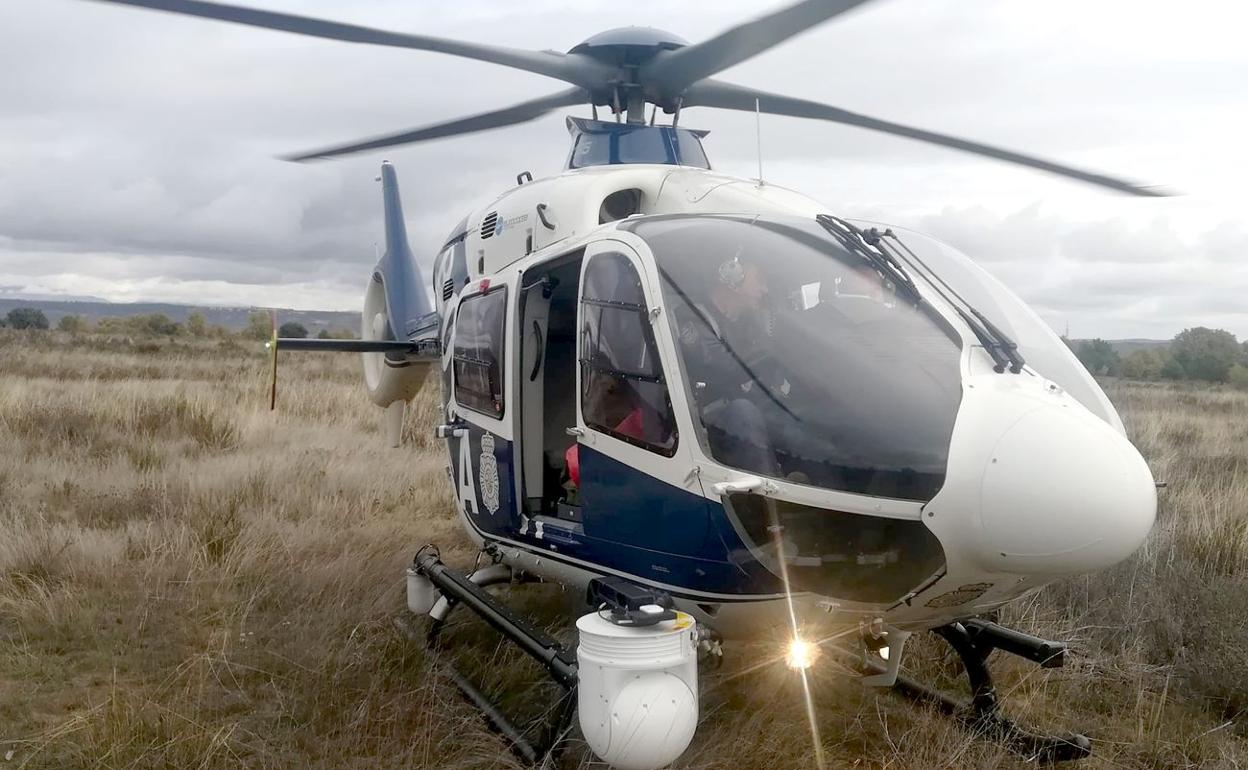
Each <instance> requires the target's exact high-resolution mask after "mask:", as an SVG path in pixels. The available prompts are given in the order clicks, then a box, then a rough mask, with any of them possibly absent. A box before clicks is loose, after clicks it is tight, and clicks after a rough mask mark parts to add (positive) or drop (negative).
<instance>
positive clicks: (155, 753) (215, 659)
mask: <svg viewBox="0 0 1248 770" xmlns="http://www.w3.org/2000/svg"><path fill="white" fill-rule="evenodd" d="M266 376H267V374H266V370H265V359H264V356H263V354H262V352H261V351H260V350H259V349H258V348H257V347H256V346H254V344H253V343H238V342H234V341H223V342H200V343H193V342H190V341H169V340H163V341H152V340H146V341H144V340H138V341H127V340H125V339H108V338H104V337H89V338H88V337H84V338H80V339H72V338H70V337H67V336H64V335H58V334H55V333H47V332H44V333H37V334H26V333H14V332H5V333H3V336H0V767H7V766H11V767H31V768H35V767H38V768H44V767H46V768H77V767H105V768H236V767H298V768H352V767H360V768H364V767H367V768H370V770H371V769H375V768H387V767H395V768H398V767H403V768H423V767H429V768H433V767H439V768H495V767H515V766H517V765H516V763H515V760H514V759H513V758H512V757H511V755H510V754H509V753H508V751H507V749H506V747H505V745H504V743H503V742H502V741H501V740H500V739H499V738H497V737H495V736H493V735H492V734H491V733H489V732H488V731H486V730H485V729H484V728H483V726H482V724H481V722H480V720H479V719H478V717H477V716H476V714H475V712H474V711H472V709H471V708H470V707H469V706H467V705H466V704H465V703H464V702H463V701H461V699H460V698H459V697H458V695H457V692H456V691H455V690H454V688H453V687H452V686H451V685H450V684H449V683H448V682H447V680H446V679H445V676H444V675H442V674H440V673H439V668H438V665H437V663H436V662H435V661H433V660H430V659H429V658H428V657H427V656H426V655H425V653H424V651H423V649H422V647H421V646H420V645H418V644H414V643H412V642H411V641H409V640H408V639H406V638H405V637H404V636H403V635H402V634H400V633H399V632H398V631H397V630H396V628H395V624H394V620H395V618H397V617H400V616H402V615H403V614H404V612H405V610H404V595H403V579H402V571H403V568H404V567H405V566H406V564H407V562H408V561H409V560H410V558H411V556H412V554H413V552H414V551H415V549H416V548H417V547H418V546H420V545H421V544H423V543H425V542H428V541H436V542H438V543H439V544H441V545H442V548H443V554H444V556H446V557H447V559H448V560H449V561H452V562H459V563H467V562H468V561H470V559H471V557H472V554H471V551H470V549H469V547H468V545H467V542H466V540H465V539H464V538H463V537H462V536H461V534H460V532H459V530H458V525H457V524H456V523H455V521H454V519H453V518H452V515H451V501H450V497H449V489H448V484H447V483H446V475H445V470H444V459H443V457H442V456H441V455H440V453H439V452H438V451H436V450H437V446H436V445H435V443H434V441H433V439H432V436H431V434H430V426H431V424H432V421H433V417H434V414H435V413H436V409H435V405H434V400H433V398H432V397H431V396H432V394H428V395H429V397H425V396H422V400H421V402H420V404H419V408H418V409H416V410H413V413H412V414H411V417H410V421H409V424H408V426H407V433H408V438H409V441H408V442H407V443H406V444H405V446H404V447H403V448H402V449H398V450H391V449H387V448H385V447H384V446H383V441H382V439H381V436H380V433H379V423H380V421H379V418H378V414H379V413H378V411H377V410H375V409H374V408H373V407H372V406H370V405H369V404H368V403H367V401H366V399H365V397H364V395H363V392H362V389H361V387H360V384H359V374H358V362H357V360H356V359H355V357H353V356H333V355H329V354H316V355H303V356H296V355H286V356H284V359H283V367H282V371H281V378H282V385H281V389H280V393H279V409H278V411H277V412H275V413H270V412H269V411H268V409H267V406H268V405H267V400H266V397H265V382H266ZM1111 396H1112V397H1113V399H1114V400H1115V401H1116V402H1117V403H1118V405H1119V406H1120V408H1121V409H1122V410H1123V412H1124V416H1125V418H1126V420H1127V422H1128V425H1129V428H1130V431H1131V434H1132V436H1133V438H1134V439H1135V441H1136V442H1137V444H1138V445H1139V446H1140V447H1141V449H1142V450H1143V452H1144V454H1145V455H1146V457H1148V459H1149V461H1150V463H1151V464H1152V466H1153V469H1154V472H1155V474H1156V476H1157V477H1158V478H1159V479H1164V480H1166V481H1167V482H1169V485H1170V486H1169V489H1168V490H1166V491H1164V492H1163V493H1162V510H1161V513H1160V516H1159V521H1158V524H1157V527H1156V530H1155V532H1154V534H1153V536H1152V538H1151V539H1150V541H1149V543H1148V544H1147V546H1146V547H1145V548H1144V549H1143V550H1142V551H1141V552H1140V553H1139V554H1137V556H1136V557H1135V558H1133V559H1132V560H1130V561H1129V562H1127V563H1125V564H1123V565H1120V566H1119V567H1118V568H1116V569H1114V570H1112V571H1110V572H1108V573H1104V574H1099V575H1094V576H1090V577H1085V578H1078V579H1073V580H1070V581H1067V582H1065V583H1062V584H1059V585H1055V586H1053V587H1051V588H1049V589H1046V590H1045V591H1043V592H1041V593H1040V594H1039V595H1037V596H1036V597H1034V598H1033V599H1031V600H1030V601H1028V602H1027V603H1025V604H1024V605H1021V606H1015V607H1011V608H1010V609H1009V610H1008V612H1007V613H1006V617H1005V621H1006V622H1009V623H1011V624H1016V625H1018V626H1021V627H1022V628H1024V629H1028V630H1031V631H1033V632H1036V633H1040V634H1043V635H1047V636H1050V637H1052V638H1057V639H1067V640H1070V641H1071V642H1072V643H1073V647H1074V650H1075V654H1074V655H1073V656H1072V660H1071V662H1070V664H1069V665H1068V666H1067V667H1066V668H1064V669H1057V670H1040V669H1037V668H1035V667H1034V666H1031V665H1030V664H1024V663H1021V662H1014V661H1013V660H1012V659H1011V658H1009V656H1000V655H998V656H996V657H994V661H993V662H994V667H995V670H996V671H997V672H998V675H999V680H1000V683H1001V687H1002V691H1003V692H1005V693H1007V695H1006V697H1005V702H1006V705H1007V708H1008V709H1009V710H1010V711H1011V712H1012V713H1013V714H1014V715H1016V716H1019V717H1022V718H1023V719H1024V720H1025V721H1029V722H1032V723H1038V724H1041V725H1044V726H1047V727H1053V728H1067V729H1076V730H1080V731H1083V732H1086V733H1087V734H1089V735H1090V736H1091V737H1092V738H1093V739H1094V742H1095V754H1094V757H1093V758H1092V759H1090V760H1088V761H1086V762H1084V763H1083V765H1082V766H1083V767H1086V768H1170V767H1202V768H1203V767H1209V768H1221V767H1225V768H1238V767H1248V739H1246V737H1245V736H1246V735H1248V730H1246V729H1245V727H1244V724H1243V722H1244V721H1245V720H1248V394H1245V393H1241V392H1236V391H1229V390H1209V389H1196V388H1192V387H1183V386H1160V385H1157V386H1153V385H1149V386H1145V385H1137V384H1116V385H1114V386H1113V387H1112V390H1111ZM512 591H513V597H512V598H514V599H516V600H517V601H522V602H525V603H526V605H527V606H528V607H529V609H530V610H531V611H533V612H537V613H538V614H539V615H540V617H542V618H543V619H544V620H545V621H546V622H548V623H550V624H551V625H552V627H555V628H559V629H561V630H560V633H562V634H565V635H566V633H567V625H568V623H567V622H566V618H562V616H561V614H560V611H561V610H562V609H563V608H565V607H567V606H568V600H567V599H566V598H564V597H560V596H558V593H557V591H555V590H554V589H553V588H552V587H536V588H523V589H512ZM561 620H562V621H563V622H561ZM459 621H460V622H459V624H458V625H457V626H456V627H454V628H453V629H451V630H450V632H449V633H450V637H451V638H452V639H453V640H454V641H457V642H462V644H460V645H457V646H458V647H459V648H460V649H461V651H462V652H461V655H460V659H461V661H462V662H464V663H465V665H467V666H469V667H470V668H472V669H473V670H475V671H476V672H477V675H478V676H480V677H482V678H484V679H485V680H486V681H487V682H488V685H487V689H490V690H491V691H494V692H498V693H507V694H508V695H509V698H510V700H511V701H512V702H513V703H515V704H516V705H517V706H518V707H520V708H528V709H529V710H531V711H532V710H534V709H536V708H537V705H538V704H540V703H541V700H542V697H543V696H544V695H547V694H548V693H549V691H548V689H547V688H546V687H545V686H544V685H542V684H541V678H540V677H539V676H538V674H537V671H536V670H535V669H534V668H533V667H531V666H529V665H528V664H527V663H526V662H524V661H522V660H519V659H517V656H516V655H515V654H514V653H512V652H510V651H507V650H505V649H500V648H499V647H498V645H497V644H496V643H495V638H494V637H493V636H492V635H490V634H489V633H486V632H484V631H482V627H481V626H480V625H479V624H476V623H475V622H471V621H468V620H467V619H466V618H459ZM924 653H928V654H926V655H925V654H924ZM763 654H765V651H762V650H758V649H751V648H731V647H730V648H729V650H728V660H727V663H726V664H725V667H724V669H723V671H722V672H721V673H718V674H714V675H709V676H707V677H706V679H705V681H704V685H703V714H702V718H703V725H702V728H701V729H700V731H699V733H698V736H697V738H696V739H695V742H694V745H693V746H692V748H691V749H690V751H689V752H687V754H686V755H685V756H684V757H683V758H682V759H681V761H680V763H679V766H680V767H686V768H719V767H725V768H733V770H745V769H747V768H799V767H800V768H810V767H814V766H815V760H814V756H815V755H814V751H813V749H812V747H811V742H810V737H809V734H808V732H807V728H806V726H805V721H804V716H803V713H804V712H803V706H802V704H801V701H800V699H799V692H800V690H799V689H798V688H797V687H796V686H795V683H794V681H793V677H792V676H791V674H790V673H789V672H787V671H786V670H783V669H781V668H779V667H771V668H765V669H763V670H761V671H759V672H756V673H754V674H751V675H748V676H737V677H734V676H733V672H734V671H739V670H741V669H742V668H744V667H745V666H746V665H747V664H748V663H749V662H750V661H751V660H752V659H757V658H758V657H759V656H760V655H763ZM907 663H908V664H910V665H911V666H913V667H915V668H916V669H917V673H918V674H920V675H922V676H925V677H930V678H935V679H937V680H940V681H944V682H945V683H947V684H949V683H952V682H954V681H955V680H954V679H952V678H951V676H952V675H954V674H956V673H957V671H958V669H957V666H956V663H954V662H953V661H951V660H950V659H948V658H946V657H945V656H944V654H943V650H942V648H941V647H940V646H938V645H936V644H927V643H925V644H920V645H916V646H915V648H914V650H913V652H912V653H911V654H910V655H909V656H908V659H907ZM815 678H816V685H815V690H816V692H817V709H818V712H819V718H820V723H821V730H822V742H823V744H824V751H825V754H826V757H827V763H828V766H830V767H861V768H915V769H917V768H936V767H950V768H995V767H1022V766H1023V764H1022V763H1021V762H1019V761H1018V760H1016V759H1015V758H1013V757H1011V756H1010V755H1007V754H1005V753H1003V751H1002V750H1001V749H1000V748H999V747H998V746H996V745H994V744H992V743H988V742H984V741H981V740H976V739H975V738H973V737H971V736H968V735H967V734H966V733H965V732H963V731H962V730H961V729H960V728H958V727H957V726H956V725H954V724H952V723H951V722H950V721H949V720H948V719H946V718H944V717H940V716H938V715H936V714H934V713H931V712H929V711H927V710H925V709H922V708H918V707H915V706H913V705H912V704H910V703H909V702H907V701H904V700H901V699H898V698H897V697H895V696H893V695H891V694H889V693H887V692H880V691H875V690H865V689H864V688H862V687H861V686H860V685H859V684H858V683H856V682H855V681H853V680H852V679H851V678H849V677H847V676H845V675H844V674H843V672H842V670H841V669H839V667H838V666H836V665H835V664H834V662H833V661H831V660H830V659H829V660H827V664H826V665H824V664H821V665H819V666H817V667H816V670H815ZM573 740H574V741H575V735H574V736H573ZM594 764H595V763H594V762H593V761H592V758H591V757H590V756H589V754H588V753H587V752H586V751H584V749H583V748H582V747H580V746H579V745H577V744H575V743H573V745H572V746H571V747H570V749H569V750H568V752H567V753H566V754H565V755H564V757H563V758H562V759H561V766H563V767H567V768H572V767H590V766H594Z"/></svg>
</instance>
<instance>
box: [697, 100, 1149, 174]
mask: <svg viewBox="0 0 1248 770" xmlns="http://www.w3.org/2000/svg"><path fill="white" fill-rule="evenodd" d="M755 100H757V108H758V109H759V110H760V111H761V112H766V113H769V114H772V115H788V116H790V117H795V118H814V119H815V120H827V121H830V122H832V123H843V124H845V125H849V126H858V127H859V128H866V129H869V130H871V131H880V132H882V133H885V134H892V135H894V136H904V137H906V138H907V139H917V140H918V141H920V142H927V143H928V144H935V145H939V146H941V147H950V148H952V149H955V150H962V151H963V152H969V153H972V154H974V155H984V156H987V157H989V158H996V159H997V160H1003V161H1005V162H1007V163H1014V164H1017V165H1020V166H1027V167H1028V168H1034V169H1039V170H1040V171H1047V172H1049V173H1050V174H1056V175H1058V176H1064V177H1068V178H1070V179H1078V180H1079V181H1081V182H1087V183H1089V184H1094V185H1099V186H1101V187H1108V188H1110V189H1111V190H1118V191H1119V192H1125V193H1130V194H1131V195H1141V196H1150V197H1156V198H1161V197H1165V196H1167V195H1170V193H1168V192H1165V191H1164V190H1161V189H1155V188H1149V187H1143V186H1140V185H1136V184H1133V183H1131V182H1126V181H1123V180H1121V179H1115V178H1114V177H1110V176H1105V175H1104V174H1096V173H1093V172H1091V171H1082V170H1080V169H1077V168H1071V167H1070V166H1063V165H1062V164H1060V163H1053V162H1052V161H1047V160H1042V159H1040V158H1035V157H1032V156H1030V155H1023V154H1022V153H1018V152H1013V151H1012V150H1004V149H1002V148H1000V147H993V146H992V145H988V144H981V143H979V142H973V141H971V140H969V139H960V138H958V137H956V136H949V135H948V134H938V133H936V132H935V131H925V130H923V129H921V128H912V127H910V126H903V125H901V124H900V123H890V122H889V121H887V120H880V119H879V118H872V117H868V116H866V115H859V114H858V113H856V112H850V111H848V110H843V109H841V108H839V107H832V106H831V105H827V104H821V103H819V102H812V101H809V100H807V99H797V98H794V97H792V96H781V95H780V94H773V93H768V92H767V91H760V90H758V89H755V88H747V87H745V86H738V85H734V84H732V83H724V82H722V81H717V80H704V81H702V82H700V83H695V84H693V85H692V86H690V87H689V89H688V90H687V91H686V92H685V97H684V101H683V104H684V106H686V107H693V106H698V107H721V108H723V109H727V110H743V111H746V112H753V111H754V110H755V104H756V102H755Z"/></svg>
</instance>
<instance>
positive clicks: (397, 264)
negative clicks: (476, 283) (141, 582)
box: [376, 161, 433, 339]
mask: <svg viewBox="0 0 1248 770" xmlns="http://www.w3.org/2000/svg"><path fill="white" fill-rule="evenodd" d="M381 191H382V199H383V201H384V204H385V227H386V252H385V254H383V255H382V256H381V261H380V262H378V263H377V270H376V272H377V274H378V275H380V277H381V282H382V285H383V287H384V289H385V293H386V311H387V313H386V314H387V316H388V319H387V320H388V321H389V325H390V332H391V334H392V335H393V336H394V338H395V339H409V338H411V337H412V336H413V335H414V334H415V333H416V332H417V331H419V330H420V321H421V319H423V318H425V317H426V316H428V315H429V314H430V313H431V312H433V305H432V303H431V302H430V301H429V294H428V292H427V291H426V287H425V281H424V278H423V276H422V275H421V272H420V266H419V265H417V264H416V260H415V258H414V257H412V250H411V247H410V246H408V243H407V225H406V224H405V223H404V221H403V204H402V202H401V201H400V200H399V179H398V175H396V174H395V172H394V166H392V165H390V162H389V161H386V162H384V163H382V164H381Z"/></svg>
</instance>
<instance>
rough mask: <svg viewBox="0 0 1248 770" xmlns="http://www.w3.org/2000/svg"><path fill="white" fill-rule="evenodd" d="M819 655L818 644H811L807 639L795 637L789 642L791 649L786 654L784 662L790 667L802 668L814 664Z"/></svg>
mask: <svg viewBox="0 0 1248 770" xmlns="http://www.w3.org/2000/svg"><path fill="white" fill-rule="evenodd" d="M817 657H819V647H818V645H815V644H811V643H810V642H808V641H806V640H805V639H799V638H794V639H793V641H791V642H789V651H788V653H787V654H786V655H785V656H784V662H785V663H787V664H788V666H789V668H793V669H798V670H802V669H807V668H810V667H811V666H812V665H814V663H815V658H817Z"/></svg>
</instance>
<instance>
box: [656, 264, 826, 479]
mask: <svg viewBox="0 0 1248 770" xmlns="http://www.w3.org/2000/svg"><path fill="white" fill-rule="evenodd" d="M690 299H691V300H692V301H691V302H690V303H689V304H688V305H687V306H685V307H683V308H680V309H679V310H678V318H677V323H678V329H679V337H680V344H681V348H682V353H683V357H684V359H685V362H686V366H687V369H688V374H689V377H690V379H691V383H692V385H693V391H694V397H695V400H696V408H697V409H698V410H699V411H700V416H701V420H702V424H703V426H704V427H705V428H706V431H707V440H708V441H709V442H710V444H711V450H712V454H713V455H714V456H715V457H716V458H718V459H720V460H721V461H723V462H725V463H726V464H728V465H731V466H734V467H736V468H740V469H742V470H751V471H754V472H757V473H763V474H766V475H769V476H776V477H782V476H783V475H784V468H783V467H782V463H781V462H780V458H779V457H778V455H777V447H778V446H779V447H780V448H782V449H783V451H784V452H785V453H789V454H791V453H794V452H797V453H799V454H800V453H802V450H803V449H805V448H806V447H804V446H803V445H804V444H806V443H809V441H810V437H809V435H808V434H807V433H805V432H803V431H800V430H797V429H795V428H797V426H796V425H792V424H791V423H793V422H794V420H793V415H792V412H791V410H790V409H789V408H788V407H787V406H786V404H785V402H786V401H787V400H788V399H789V397H790V394H791V392H792V388H793V384H792V383H791V382H790V381H789V378H788V376H786V372H785V370H784V368H783V366H782V365H781V364H780V362H779V361H778V360H777V359H776V358H775V357H774V356H772V355H771V353H772V351H773V350H774V348H775V347H776V345H777V342H778V340H777V339H776V333H777V325H776V321H777V318H778V316H777V314H778V313H785V312H791V310H786V309H785V308H784V307H778V306H777V305H776V304H775V303H774V302H773V300H774V297H773V296H772V294H771V287H770V285H769V282H768V276H767V274H766V272H765V271H764V270H763V269H762V268H761V267H760V266H759V265H758V264H755V263H754V262H752V261H750V260H746V259H742V257H741V254H740V253H738V254H736V255H734V256H733V257H732V258H730V259H727V260H725V261H723V262H721V263H719V265H718V268H717V271H716V274H715V275H714V276H711V280H710V288H709V290H708V291H706V293H705V294H704V295H703V296H702V297H699V298H690ZM781 304H783V303H781ZM796 480H802V479H801V476H800V474H798V478H797V479H796Z"/></svg>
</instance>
